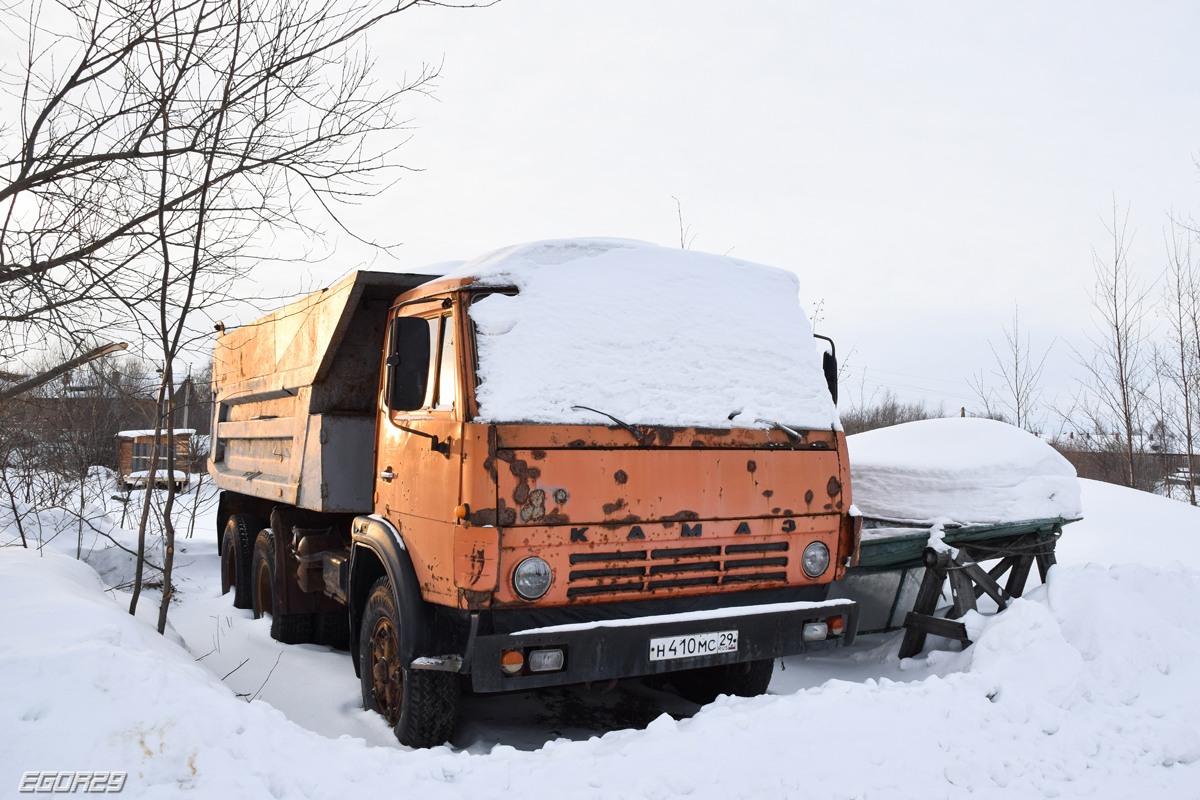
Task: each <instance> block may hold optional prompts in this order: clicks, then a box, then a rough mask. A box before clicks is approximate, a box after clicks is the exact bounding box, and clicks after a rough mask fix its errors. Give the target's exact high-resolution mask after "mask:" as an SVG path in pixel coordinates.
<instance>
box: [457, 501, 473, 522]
mask: <svg viewBox="0 0 1200 800" xmlns="http://www.w3.org/2000/svg"><path fill="white" fill-rule="evenodd" d="M454 516H456V517H458V518H459V519H466V518H467V517H469V516H471V507H470V506H469V505H467V504H466V503H463V504H462V505H461V506H455V507H454Z"/></svg>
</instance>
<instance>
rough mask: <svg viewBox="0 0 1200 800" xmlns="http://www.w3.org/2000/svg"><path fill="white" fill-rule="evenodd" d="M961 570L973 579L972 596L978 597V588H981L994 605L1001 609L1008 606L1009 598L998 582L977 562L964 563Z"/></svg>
mask: <svg viewBox="0 0 1200 800" xmlns="http://www.w3.org/2000/svg"><path fill="white" fill-rule="evenodd" d="M962 571H963V572H965V573H967V576H968V577H969V578H970V579H971V580H973V581H975V592H973V593H972V594H973V597H978V596H979V595H978V590H979V589H982V590H983V591H984V592H986V593H987V595H988V597H990V598H992V599H993V600H995V601H996V605H998V606H1000V610H1001V611H1003V610H1004V609H1006V608H1008V603H1009V600H1011V598H1010V597H1008V595H1006V594H1005V593H1004V590H1003V589H1001V588H1000V584H998V583H996V581H995V579H993V578H992V576H991V575H989V574H988V573H986V572H984V571H983V567H981V566H979V565H978V564H966V565H965V566H963V569H962Z"/></svg>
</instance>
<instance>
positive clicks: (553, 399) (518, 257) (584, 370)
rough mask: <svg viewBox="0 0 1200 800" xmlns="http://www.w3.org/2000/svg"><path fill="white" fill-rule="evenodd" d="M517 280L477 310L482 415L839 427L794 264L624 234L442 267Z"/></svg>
mask: <svg viewBox="0 0 1200 800" xmlns="http://www.w3.org/2000/svg"><path fill="white" fill-rule="evenodd" d="M447 277H448V278H465V277H474V278H476V279H477V283H478V285H481V286H516V287H517V288H518V289H519V294H517V295H516V296H512V297H508V296H504V295H493V296H491V297H487V298H484V299H482V300H480V301H478V302H476V303H475V304H474V305H473V306H472V307H471V311H470V314H471V318H472V319H473V320H474V321H475V324H476V327H477V331H478V337H477V339H478V350H479V375H480V377H481V378H482V383H481V384H480V386H479V389H478V392H477V397H478V400H479V419H480V421H485V422H513V421H521V420H527V421H531V422H541V423H565V424H570V423H574V424H582V423H590V424H597V423H598V424H602V425H609V424H611V423H610V422H609V421H608V420H607V419H605V418H604V417H601V416H598V415H596V414H594V413H592V412H590V411H578V410H573V409H572V408H571V407H572V406H576V405H581V406H590V407H592V408H595V409H599V410H600V411H604V412H607V413H609V414H612V415H614V416H616V417H618V418H620V419H622V420H624V421H625V422H628V423H631V424H655V425H697V426H705V427H716V428H728V427H729V426H730V424H731V420H732V424H733V425H734V426H737V427H742V428H747V427H749V428H753V427H764V425H763V424H762V423H759V422H758V421H757V420H759V419H768V420H773V421H777V422H781V423H783V424H785V425H789V426H794V427H798V428H817V429H824V430H828V429H829V428H830V427H834V426H837V425H838V423H837V414H836V411H835V409H834V407H833V403H832V401H831V400H830V397H829V391H828V389H827V387H826V385H825V380H824V377H823V376H822V373H821V366H820V362H819V360H818V358H817V354H816V350H815V348H814V343H813V338H812V330H811V328H810V327H809V324H808V319H807V317H806V316H805V315H804V312H803V310H802V309H801V306H800V301H799V300H798V298H797V290H798V289H799V281H798V279H797V278H796V276H795V275H794V274H792V273H790V272H785V271H783V270H779V269H774V268H772V267H764V266H760V265H758V264H752V263H750V262H747V261H741V260H739V259H736V258H728V257H725V256H716V255H710V254H707V253H699V252H695V251H691V250H680V249H677V248H666V247H658V246H657V245H652V244H648V243H646V242H637V241H631V240H627V239H564V240H557V241H545V242H534V243H531V244H524V245H517V246H515V247H509V248H506V249H503V250H497V251H495V252H492V253H488V254H487V255H484V256H481V257H480V258H477V259H475V260H473V261H469V262H467V263H466V264H464V265H463V266H461V267H460V268H459V269H457V270H455V271H454V272H451V273H450V274H449V275H447Z"/></svg>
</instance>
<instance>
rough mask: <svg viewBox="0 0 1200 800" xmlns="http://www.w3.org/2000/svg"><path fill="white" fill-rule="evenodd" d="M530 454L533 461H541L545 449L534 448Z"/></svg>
mask: <svg viewBox="0 0 1200 800" xmlns="http://www.w3.org/2000/svg"><path fill="white" fill-rule="evenodd" d="M531 455H532V456H533V460H534V461H541V460H542V459H544V458H545V457H546V451H545V450H534V451H533V453H532V454H531Z"/></svg>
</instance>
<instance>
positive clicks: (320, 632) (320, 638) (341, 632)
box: [313, 611, 350, 650]
mask: <svg viewBox="0 0 1200 800" xmlns="http://www.w3.org/2000/svg"><path fill="white" fill-rule="evenodd" d="M314 620H315V622H314V630H313V641H314V642H315V643H316V644H323V645H325V646H326V647H332V648H333V649H334V650H349V649H350V613H349V612H348V611H323V612H318V613H317V614H315V615H314Z"/></svg>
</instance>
